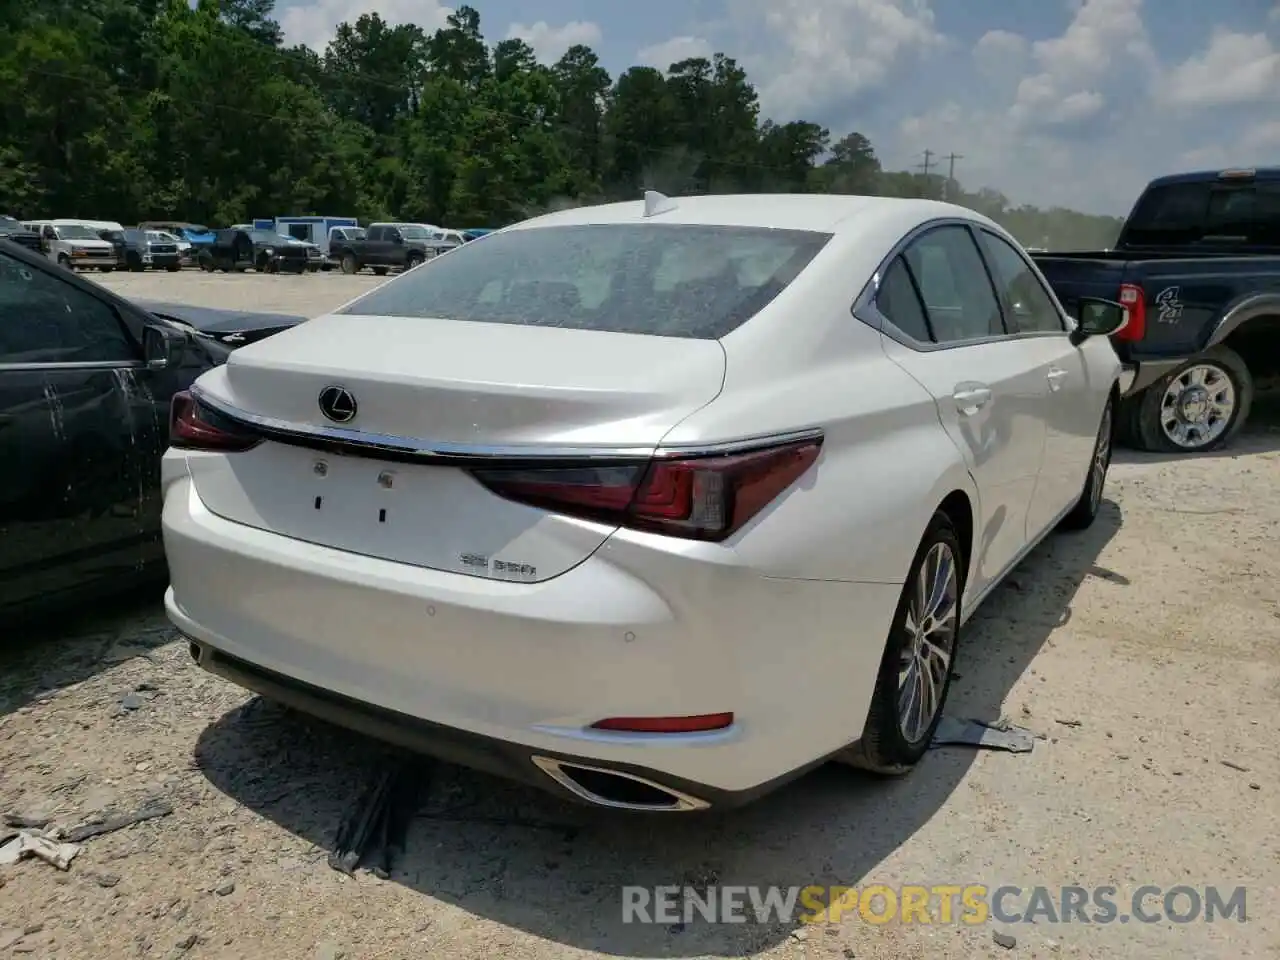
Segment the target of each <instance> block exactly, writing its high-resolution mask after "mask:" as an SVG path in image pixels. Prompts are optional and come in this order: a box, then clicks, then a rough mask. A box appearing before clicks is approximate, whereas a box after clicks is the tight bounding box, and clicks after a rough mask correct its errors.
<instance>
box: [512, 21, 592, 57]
mask: <svg viewBox="0 0 1280 960" xmlns="http://www.w3.org/2000/svg"><path fill="white" fill-rule="evenodd" d="M603 36H604V34H603V33H602V32H601V30H600V26H599V24H595V23H592V22H591V21H589V20H570V21H569V22H568V23H566V24H564V25H563V26H559V27H553V26H551V24H549V23H547V21H545V20H539V21H538V22H537V23H533V24H528V25H526V24H523V23H513V24H511V26H510V27H508V28H507V39H508V40H523V41H524V42H525V43H527V44H528V45H529V46H531V47H533V52H534V53H536V54H537V55H538V59H539V60H541V61H542V62H543V63H554V62H555V61H556V60H559V59H560V58H561V57H562V56H564V53H565V51H566V50H568V49H569V48H570V47H572V46H574V45H575V44H579V43H582V44H586V45H587V46H591V45H592V44H596V43H599V42H600V40H601V38H602V37H603Z"/></svg>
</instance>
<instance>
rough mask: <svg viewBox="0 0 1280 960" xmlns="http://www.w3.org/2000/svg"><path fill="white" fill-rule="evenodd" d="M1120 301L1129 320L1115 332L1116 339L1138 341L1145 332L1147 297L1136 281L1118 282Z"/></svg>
mask: <svg viewBox="0 0 1280 960" xmlns="http://www.w3.org/2000/svg"><path fill="white" fill-rule="evenodd" d="M1120 302H1121V303H1122V304H1124V308H1125V309H1126V310H1128V311H1129V322H1128V323H1126V324H1125V325H1124V327H1122V328H1121V330H1120V332H1119V333H1117V334H1116V335H1115V336H1116V339H1117V340H1128V341H1138V340H1141V339H1142V337H1143V335H1144V334H1145V333H1146V332H1147V297H1146V294H1144V293H1143V292H1142V287H1141V286H1139V285H1138V284H1136V283H1122V284H1120Z"/></svg>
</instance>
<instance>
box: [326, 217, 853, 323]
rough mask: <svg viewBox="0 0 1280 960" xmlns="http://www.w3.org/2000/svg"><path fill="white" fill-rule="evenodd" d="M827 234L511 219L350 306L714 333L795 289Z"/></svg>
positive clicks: (351, 310)
mask: <svg viewBox="0 0 1280 960" xmlns="http://www.w3.org/2000/svg"><path fill="white" fill-rule="evenodd" d="M830 239H831V235H830V234H827V233H814V232H811V231H807V230H773V229H768V228H757V227H721V226H692V225H674V224H661V225H659V224H593V225H588V226H565V227H536V228H532V229H525V230H512V231H509V232H506V233H495V234H491V235H489V236H487V237H485V239H484V243H468V244H465V245H463V246H459V247H456V248H454V249H453V250H451V251H450V252H449V253H448V254H447V255H445V256H442V257H439V258H437V259H435V260H429V261H427V263H426V264H424V265H422V266H420V267H418V268H417V269H416V270H411V271H410V272H408V273H406V274H404V275H403V276H402V277H401V278H400V279H398V280H395V281H394V282H392V283H389V284H386V285H385V286H382V287H379V288H377V289H375V290H373V291H371V292H370V293H368V294H366V295H365V296H363V297H361V298H360V299H359V300H356V301H355V302H354V303H351V304H349V305H348V306H347V307H346V308H345V309H344V310H342V311H341V312H342V313H348V314H367V315H372V316H391V317H443V318H447V319H452V320H473V321H477V322H480V323H511V324H519V325H522V326H538V327H570V328H573V329H579V330H600V331H604V332H609V333H641V334H652V335H655V336H663V337H689V338H694V339H703V340H714V339H719V338H720V337H723V336H724V335H725V334H727V333H729V332H730V331H731V330H733V329H734V328H736V327H738V326H740V325H742V324H743V323H745V322H746V321H747V320H748V319H750V318H751V317H752V316H754V315H755V314H756V313H758V312H759V311H760V310H761V309H763V308H764V307H765V306H766V305H767V304H768V303H769V302H770V301H772V300H773V298H774V297H776V296H777V295H778V294H779V293H781V292H782V291H783V290H784V289H786V287H787V285H788V284H789V283H790V282H791V281H792V280H793V279H794V278H795V277H796V276H797V275H798V274H799V273H800V271H801V270H803V269H804V268H805V267H806V266H808V264H809V262H810V261H811V260H812V259H813V258H814V256H816V255H817V253H818V251H819V250H821V249H822V248H823V246H824V245H825V244H826V243H827V241H828V240H830Z"/></svg>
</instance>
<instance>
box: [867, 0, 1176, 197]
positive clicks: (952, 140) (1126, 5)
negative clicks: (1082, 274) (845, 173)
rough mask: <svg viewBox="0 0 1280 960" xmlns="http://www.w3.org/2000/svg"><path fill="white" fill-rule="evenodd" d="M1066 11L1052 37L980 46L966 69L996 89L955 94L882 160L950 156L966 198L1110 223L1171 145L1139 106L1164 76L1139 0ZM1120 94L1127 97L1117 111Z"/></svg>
mask: <svg viewBox="0 0 1280 960" xmlns="http://www.w3.org/2000/svg"><path fill="white" fill-rule="evenodd" d="M1072 9H1073V13H1072V18H1071V20H1070V22H1069V23H1068V25H1067V27H1066V29H1065V30H1063V32H1062V33H1061V34H1060V35H1059V36H1056V37H1050V38H1047V39H1042V40H1038V41H1035V42H1029V41H1028V40H1027V39H1026V38H1024V37H1020V36H1018V35H1017V34H1011V33H1008V32H1006V31H991V32H989V33H987V34H985V35H984V36H983V37H982V38H981V39H979V40H978V42H977V43H976V44H975V46H974V49H973V51H972V57H973V61H974V65H975V66H976V67H978V68H979V69H983V72H984V73H985V74H986V75H987V77H988V78H989V79H990V80H992V85H991V88H990V89H989V90H984V91H983V93H982V96H981V97H977V96H973V95H972V92H971V91H966V90H965V85H964V84H963V83H957V84H956V89H957V93H956V95H955V97H954V99H953V100H951V101H948V102H945V103H943V104H941V105H939V106H937V107H933V108H931V109H928V110H925V111H922V112H920V113H918V114H917V115H914V116H910V117H908V118H906V119H905V120H904V121H902V122H901V123H900V124H899V126H898V129H897V131H896V139H892V140H891V141H890V142H889V144H886V146H888V147H889V148H890V149H889V151H887V154H888V155H889V156H909V155H912V154H918V153H919V152H921V151H923V150H924V149H926V148H928V149H932V150H942V151H944V152H950V151H953V150H954V151H955V152H956V153H958V154H961V155H963V157H964V159H963V160H962V161H960V163H959V164H958V166H957V172H956V175H957V177H958V178H959V179H960V180H961V181H962V182H964V183H965V185H966V186H968V187H970V188H971V189H973V188H977V187H980V186H991V187H994V188H996V189H998V190H1000V191H1001V192H1003V193H1005V194H1006V195H1007V196H1010V197H1013V198H1015V199H1016V200H1017V201H1019V202H1034V203H1035V204H1037V205H1038V206H1054V205H1062V206H1073V207H1077V208H1080V207H1084V208H1088V209H1094V210H1107V209H1108V208H1109V209H1111V210H1112V211H1116V210H1121V209H1123V208H1124V207H1125V206H1127V205H1128V204H1129V203H1131V202H1132V198H1133V196H1134V195H1135V194H1136V192H1137V190H1138V189H1139V188H1140V187H1141V186H1142V184H1144V183H1145V182H1146V181H1147V180H1148V179H1150V177H1151V176H1153V175H1154V173H1153V172H1152V171H1150V170H1148V169H1146V165H1147V164H1149V163H1150V162H1151V156H1152V145H1153V144H1155V143H1160V142H1163V141H1165V140H1167V139H1168V137H1169V135H1170V132H1169V128H1168V127H1167V126H1165V127H1163V128H1162V127H1161V125H1160V123H1159V120H1158V118H1157V117H1156V116H1154V115H1153V114H1152V113H1151V111H1150V110H1149V106H1150V105H1149V103H1148V102H1146V101H1145V99H1144V97H1145V94H1146V92H1147V90H1148V84H1149V83H1150V82H1151V79H1152V78H1153V77H1154V76H1156V75H1157V73H1158V66H1159V65H1158V62H1157V60H1156V57H1155V54H1154V52H1153V50H1152V48H1151V44H1150V41H1149V39H1148V37H1147V32H1146V29H1145V27H1144V25H1143V22H1142V16H1141V12H1142V0H1076V2H1074V3H1073V4H1072ZM984 67H985V69H984ZM1116 89H1126V90H1127V91H1128V96H1127V97H1125V98H1119V97H1117V98H1115V102H1114V103H1113V102H1112V101H1111V98H1109V97H1108V92H1109V91H1112V90H1116ZM1086 130H1087V132H1088V136H1087V138H1086V137H1082V136H1081V133H1082V132H1083V131H1086ZM1158 172H1161V173H1164V172H1168V171H1167V170H1161V171H1158Z"/></svg>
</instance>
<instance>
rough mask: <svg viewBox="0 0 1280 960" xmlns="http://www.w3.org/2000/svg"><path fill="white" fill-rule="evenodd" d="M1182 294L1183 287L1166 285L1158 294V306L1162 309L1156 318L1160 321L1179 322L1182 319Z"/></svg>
mask: <svg viewBox="0 0 1280 960" xmlns="http://www.w3.org/2000/svg"><path fill="white" fill-rule="evenodd" d="M1181 294H1182V288H1181V287H1165V288H1164V289H1163V290H1161V291H1160V292H1159V293H1158V294H1157V295H1156V307H1157V308H1158V309H1159V311H1160V313H1159V316H1158V317H1157V318H1156V319H1157V320H1158V321H1159V322H1160V323H1178V322H1179V321H1180V320H1182V301H1181V300H1180V299H1179V297H1180V296H1181Z"/></svg>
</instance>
